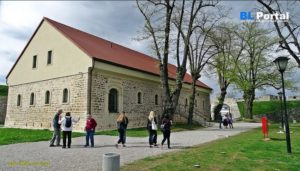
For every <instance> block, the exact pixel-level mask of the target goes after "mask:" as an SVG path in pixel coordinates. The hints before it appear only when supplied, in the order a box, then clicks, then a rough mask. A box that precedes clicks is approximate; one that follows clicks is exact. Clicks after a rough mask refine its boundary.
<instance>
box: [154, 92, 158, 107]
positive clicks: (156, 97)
mask: <svg viewBox="0 0 300 171" xmlns="http://www.w3.org/2000/svg"><path fill="white" fill-rule="evenodd" d="M155 105H158V95H157V94H156V95H155Z"/></svg>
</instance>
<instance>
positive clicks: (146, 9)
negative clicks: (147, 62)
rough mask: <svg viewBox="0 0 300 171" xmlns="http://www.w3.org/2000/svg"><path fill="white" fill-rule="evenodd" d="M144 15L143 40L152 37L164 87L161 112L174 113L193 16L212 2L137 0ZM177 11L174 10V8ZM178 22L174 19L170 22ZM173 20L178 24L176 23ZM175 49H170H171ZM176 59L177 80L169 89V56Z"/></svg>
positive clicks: (164, 113) (183, 72)
mask: <svg viewBox="0 0 300 171" xmlns="http://www.w3.org/2000/svg"><path fill="white" fill-rule="evenodd" d="M136 2H137V7H138V9H139V10H140V12H141V13H142V15H143V16H144V19H145V25H144V33H145V35H144V36H143V38H144V39H150V38H151V39H152V41H153V50H154V51H155V53H156V57H157V58H158V61H159V68H160V77H161V82H162V87H163V94H164V96H163V98H164V99H163V115H173V114H174V112H175V109H176V107H177V104H178V99H179V96H180V92H181V88H182V81H183V78H184V75H185V73H186V64H187V56H188V54H189V42H190V38H191V35H192V34H193V32H194V30H193V26H194V21H195V18H196V17H197V15H198V13H199V11H200V10H201V9H202V8H204V7H208V6H214V3H213V1H205V0H200V1H199V0H192V1H185V0H183V1H178V2H177V1H175V0H164V1H163V0H161V1H154V0H153V1H152V0H148V1H136ZM175 10H176V11H175ZM172 21H177V22H172ZM174 23H178V25H177V26H175V25H174ZM172 48H173V49H174V50H173V51H171V49H172ZM171 55H172V56H175V58H176V64H177V69H176V82H175V88H174V89H172V90H171V88H170V85H169V79H168V78H169V77H168V62H169V58H170V56H171Z"/></svg>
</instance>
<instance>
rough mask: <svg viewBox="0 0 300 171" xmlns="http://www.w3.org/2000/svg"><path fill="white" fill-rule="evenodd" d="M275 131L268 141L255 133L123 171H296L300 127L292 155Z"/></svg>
mask: <svg viewBox="0 0 300 171" xmlns="http://www.w3.org/2000/svg"><path fill="white" fill-rule="evenodd" d="M277 127H278V124H276V125H275V124H274V125H271V127H270V133H269V135H270V138H271V140H270V141H264V140H263V136H262V133H261V130H260V129H255V130H252V131H250V132H245V133H242V134H239V135H236V136H233V137H230V138H226V139H223V140H217V141H214V142H210V143H206V144H203V145H199V146H195V147H192V148H189V149H185V150H182V151H179V152H171V153H166V154H162V155H159V156H154V157H147V158H145V159H142V160H138V161H136V162H134V163H131V164H128V165H125V166H123V167H122V170H124V171H127V170H130V171H134V170H139V171H146V170H151V171H152V170H156V171H165V170H172V171H176V170H191V171H193V170H199V169H200V170H212V171H219V170H228V171H230V170H242V171H248V170H249V171H250V170H251V171H252V170H299V168H300V162H299V161H300V143H299V142H300V133H299V132H300V125H299V124H297V125H294V124H293V125H291V131H292V132H293V133H292V134H291V142H292V152H293V153H292V154H287V152H286V151H287V150H286V141H285V134H278V133H277V131H278V130H279V129H278V128H277ZM194 165H200V168H198V167H195V166H194Z"/></svg>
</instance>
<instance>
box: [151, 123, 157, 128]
mask: <svg viewBox="0 0 300 171" xmlns="http://www.w3.org/2000/svg"><path fill="white" fill-rule="evenodd" d="M151 128H152V130H157V125H156V124H155V122H154V121H152V123H151Z"/></svg>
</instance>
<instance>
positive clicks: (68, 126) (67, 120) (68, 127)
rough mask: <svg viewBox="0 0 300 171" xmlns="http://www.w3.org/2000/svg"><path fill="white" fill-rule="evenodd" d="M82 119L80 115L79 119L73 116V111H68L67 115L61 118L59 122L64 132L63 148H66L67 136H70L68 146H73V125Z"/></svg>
mask: <svg viewBox="0 0 300 171" xmlns="http://www.w3.org/2000/svg"><path fill="white" fill-rule="evenodd" d="M79 120H80V117H78V119H77V120H75V119H74V118H72V117H71V113H70V112H67V113H66V116H65V117H63V118H61V119H60V120H59V121H58V123H59V124H61V129H62V132H63V146H62V148H66V138H67V137H68V148H70V147H71V139H72V127H73V123H77V122H78V121H79Z"/></svg>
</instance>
